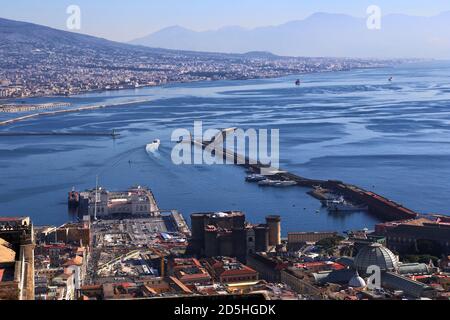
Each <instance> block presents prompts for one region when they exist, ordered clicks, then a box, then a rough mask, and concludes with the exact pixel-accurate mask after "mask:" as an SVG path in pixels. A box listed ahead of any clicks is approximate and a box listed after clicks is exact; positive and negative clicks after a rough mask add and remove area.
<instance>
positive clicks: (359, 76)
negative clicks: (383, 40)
mask: <svg viewBox="0 0 450 320" xmlns="http://www.w3.org/2000/svg"><path fill="white" fill-rule="evenodd" d="M391 76H393V77H394V79H393V81H392V82H389V81H388V78H389V77H391ZM300 77H301V79H302V85H301V86H300V87H296V86H295V85H294V82H295V79H297V78H298V77H295V76H293V77H286V78H280V79H264V80H249V81H219V82H198V83H189V84H172V85H167V86H164V87H152V88H140V89H136V90H124V91H108V92H100V93H90V94H84V95H79V96H73V97H63V98H61V97H54V98H39V99H25V100H23V101H25V102H52V101H68V102H71V103H72V104H73V107H80V106H89V105H97V104H114V103H120V102H126V101H133V100H148V101H149V102H145V103H139V104H135V105H127V106H118V107H111V108H105V109H97V110H92V111H83V112H78V113H67V114H60V115H55V116H45V117H40V118H35V119H30V120H26V121H23V122H18V123H15V124H12V125H9V126H5V127H0V131H20V132H23V131H26V132H37V131H42V132H48V131H67V132H71V131H105V132H106V131H111V130H113V129H115V130H116V131H117V132H119V133H120V134H121V136H120V137H119V138H117V139H115V140H114V139H112V138H109V137H80V136H73V137H72V136H70V137H68V136H55V137H53V136H52V137H49V136H40V137H37V136H17V137H2V136H0V215H3V216H31V218H32V220H33V222H34V223H35V224H36V225H48V224H52V225H60V224H63V223H65V222H66V221H68V220H70V219H74V217H73V216H72V215H70V214H69V213H68V210H67V192H68V191H70V190H71V189H72V187H75V188H76V189H77V190H84V189H86V188H92V187H94V186H95V177H96V175H98V176H99V179H100V184H101V185H102V186H103V187H105V188H107V189H110V190H122V189H126V188H128V187H130V186H133V185H143V186H148V187H150V188H151V189H152V191H153V192H154V194H155V197H156V199H157V201H158V203H159V206H160V208H161V209H177V210H179V211H180V212H181V213H182V214H183V215H184V216H185V217H186V218H187V220H188V221H189V219H188V217H189V215H190V214H191V213H194V212H209V211H225V210H242V211H244V212H245V213H246V215H247V220H249V221H250V222H253V223H258V222H263V221H264V217H265V216H266V215H268V214H279V215H281V216H282V230H283V234H284V235H286V233H287V232H290V231H316V230H336V231H345V230H351V229H362V228H369V229H373V227H374V225H375V224H376V223H378V222H379V220H378V219H377V218H376V217H374V216H371V215H369V214H368V213H364V212H357V213H351V214H330V213H328V212H327V211H326V210H325V209H324V208H322V207H321V204H320V202H318V201H317V200H315V199H313V198H311V197H310V196H308V195H307V194H306V192H307V191H308V189H303V188H300V187H293V188H286V189H273V188H260V187H258V186H257V185H255V184H250V183H246V182H245V181H244V178H245V172H244V170H243V168H241V167H237V166H232V165H213V166H208V165H182V166H176V165H174V164H173V163H172V161H171V156H170V155H171V152H172V148H173V146H174V143H173V142H172V141H171V134H172V131H173V130H174V129H177V128H186V129H189V130H192V128H193V123H194V121H198V120H201V121H203V124H204V126H205V127H206V128H225V127H239V128H243V129H249V128H255V129H264V128H267V129H280V156H281V167H282V168H283V169H286V170H289V171H292V172H294V173H296V174H299V175H301V176H304V177H308V178H317V179H339V180H343V181H345V182H348V183H353V184H356V185H359V186H361V187H364V188H367V189H368V190H374V191H375V192H377V193H380V194H382V195H384V196H386V197H388V198H391V199H393V200H395V201H397V202H399V203H402V204H403V205H405V206H407V207H409V208H411V209H414V210H417V211H418V212H421V213H441V214H449V213H450V208H449V195H450V181H449V177H450V63H447V62H433V63H421V64H408V65H401V66H397V67H392V68H383V69H366V70H354V71H349V72H331V73H316V74H307V75H302V76H300ZM20 101H22V100H20ZM20 115H23V114H0V120H1V119H7V118H12V117H17V116H20ZM154 139H160V140H161V143H162V144H161V148H160V151H159V152H158V153H156V154H150V155H149V154H148V153H146V151H145V145H146V144H147V143H150V142H151V141H153V140H154Z"/></svg>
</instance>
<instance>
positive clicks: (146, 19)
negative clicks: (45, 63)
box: [1, 0, 450, 42]
mask: <svg viewBox="0 0 450 320" xmlns="http://www.w3.org/2000/svg"><path fill="white" fill-rule="evenodd" d="M70 5H77V6H79V7H80V9H81V14H82V25H81V29H80V30H78V32H80V33H83V34H88V35H93V36H97V37H102V38H106V39H109V40H114V41H119V42H129V41H131V40H134V39H136V38H139V37H142V36H146V35H148V34H150V33H154V32H157V31H159V30H161V29H164V28H166V27H170V26H174V25H177V26H182V27H184V28H187V29H191V30H194V31H206V30H217V29H221V28H224V27H229V26H240V27H243V28H247V29H254V28H257V27H263V26H274V25H280V24H283V23H287V22H289V21H296V20H303V19H305V18H307V17H309V16H310V15H312V14H314V13H317V12H326V13H339V14H346V15H350V16H354V17H359V18H362V17H366V16H367V13H366V10H367V8H368V7H369V6H371V5H376V6H378V7H380V9H381V12H382V15H390V14H406V15H412V16H434V15H437V14H439V13H442V12H445V11H448V10H450V6H449V5H448V2H447V1H443V0H438V1H433V3H427V4H426V5H424V4H423V2H420V1H403V0H402V1H396V2H395V3H392V2H390V1H386V0H380V1H376V2H373V1H366V0H364V1H354V0H351V1H346V3H345V4H341V3H340V4H337V3H333V2H332V1H329V0H320V1H315V2H314V3H306V2H305V1H293V0H282V1H281V2H277V3H260V2H257V1H255V0H246V1H240V2H239V6H237V3H236V1H234V0H233V1H227V2H226V3H217V2H214V3H213V2H212V1H207V2H203V1H202V2H201V3H200V2H198V1H183V2H181V1H176V0H170V1H164V2H156V1H151V2H150V1H141V0H135V1H133V3H132V5H131V4H130V3H126V4H125V3H119V2H115V3H114V4H111V3H110V2H106V1H103V0H100V1H96V2H95V3H92V2H88V1H85V0H79V1H76V2H73V1H66V0H64V1H47V2H46V3H44V4H43V3H35V2H33V1H29V0H19V1H15V2H13V3H5V4H3V5H2V12H1V17H3V18H6V19H12V20H20V21H26V22H32V23H36V24H42V25H46V26H49V27H52V28H56V29H61V30H67V26H66V21H67V18H68V16H69V15H68V14H67V13H66V10H67V7H69V6H70ZM237 8H239V10H237Z"/></svg>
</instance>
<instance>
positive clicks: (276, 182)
mask: <svg viewBox="0 0 450 320" xmlns="http://www.w3.org/2000/svg"><path fill="white" fill-rule="evenodd" d="M296 184H297V182H295V181H281V180H269V179H266V180H262V181H259V182H258V185H260V186H262V187H279V188H280V187H291V186H295V185H296Z"/></svg>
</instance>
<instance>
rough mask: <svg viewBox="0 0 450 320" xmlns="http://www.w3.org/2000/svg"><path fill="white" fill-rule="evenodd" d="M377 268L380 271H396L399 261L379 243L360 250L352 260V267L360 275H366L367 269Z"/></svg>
mask: <svg viewBox="0 0 450 320" xmlns="http://www.w3.org/2000/svg"><path fill="white" fill-rule="evenodd" d="M370 266H378V267H380V269H381V271H396V270H398V267H399V261H398V258H397V256H396V255H395V254H393V253H392V251H391V250H389V249H388V248H386V247H384V246H382V245H381V244H379V243H371V244H370V245H368V246H365V247H363V248H361V249H360V250H359V252H358V254H357V255H356V258H355V260H354V267H355V269H356V270H357V271H358V272H359V274H361V275H367V268H369V267H370Z"/></svg>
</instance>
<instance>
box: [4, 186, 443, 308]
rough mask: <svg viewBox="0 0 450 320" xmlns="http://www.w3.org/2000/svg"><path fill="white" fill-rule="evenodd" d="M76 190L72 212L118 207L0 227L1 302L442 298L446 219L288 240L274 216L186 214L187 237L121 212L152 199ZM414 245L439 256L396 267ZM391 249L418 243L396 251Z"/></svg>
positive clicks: (166, 222) (153, 216)
mask: <svg viewBox="0 0 450 320" xmlns="http://www.w3.org/2000/svg"><path fill="white" fill-rule="evenodd" d="M74 192H75V191H73V192H71V193H70V194H69V199H68V203H69V206H71V207H73V206H74V205H76V204H77V205H78V208H80V207H81V203H82V201H88V202H87V203H88V206H87V208H89V207H90V206H92V205H93V204H92V201H94V202H97V206H98V208H101V207H102V206H107V205H108V204H109V203H114V202H115V201H114V200H117V199H118V202H120V204H121V207H122V208H123V209H122V210H116V211H111V210H109V209H108V211H106V210H105V211H104V212H107V213H108V214H104V215H101V214H100V215H98V216H97V217H95V215H92V212H91V210H80V211H79V212H78V213H79V216H80V220H79V222H71V223H67V224H64V225H62V226H60V227H52V226H42V227H35V228H33V225H32V223H31V221H30V219H29V218H0V259H1V260H0V298H1V299H12V300H14V299H38V300H76V299H80V300H110V299H113V300H123V299H125V300H130V299H151V298H169V297H176V298H180V297H214V296H232V295H241V296H244V295H248V294H261V295H262V296H263V297H264V299H267V300H280V299H281V300H299V299H300V300H311V299H313V300H367V299H369V300H383V299H448V297H449V296H450V295H449V287H450V274H449V273H448V272H449V270H450V268H449V265H450V264H449V262H448V261H449V258H448V256H449V254H448V251H447V250H446V249H445V248H446V247H445V245H446V243H445V241H448V237H447V234H446V233H445V232H446V231H447V228H446V224H447V220H446V219H447V218H446V217H442V216H429V217H427V218H417V219H415V220H406V221H401V222H395V223H392V222H390V223H384V224H379V225H377V226H376V230H375V232H371V231H368V230H355V231H349V232H348V233H347V234H345V235H344V234H339V233H337V232H290V233H288V237H287V239H283V238H282V237H281V217H280V216H276V215H270V216H267V217H266V221H265V222H266V223H264V224H251V223H249V222H247V221H246V219H245V214H244V213H243V212H240V211H229V212H215V213H195V214H192V215H191V226H192V233H191V231H190V229H189V227H188V225H187V223H186V222H185V221H184V219H183V217H182V215H181V214H179V213H178V212H177V211H175V210H174V211H168V212H161V211H159V209H154V210H144V211H145V212H144V211H139V210H138V213H136V212H133V210H131V209H129V208H128V207H127V205H131V204H132V205H133V206H136V205H137V206H141V205H142V206H145V205H147V206H150V207H151V208H158V206H157V203H156V200H155V199H154V197H153V196H151V195H152V192H151V190H150V189H144V188H141V187H138V188H131V189H129V190H128V191H123V192H120V191H118V192H107V191H105V190H103V189H101V188H98V189H95V190H92V191H87V192H85V193H76V192H75V193H74ZM100 194H103V198H102V197H99V196H98V195H100ZM149 195H150V197H149ZM83 199H86V200H83ZM95 199H97V200H96V201H95ZM77 201H78V202H77ZM94 205H95V203H94ZM99 212H100V213H101V212H102V210H100V211H99ZM399 227H401V228H404V229H401V230H402V233H401V234H402V237H405V236H406V234H409V237H410V238H412V237H414V236H415V239H416V240H413V241H410V240H407V241H404V240H397V239H399V238H397V237H398V234H399V233H395V232H399V231H398V230H397V228H399ZM417 228H418V229H417ZM428 228H431V230H432V231H428V230H429V229H428ZM396 230H397V231H396ZM394 234H395V235H394ZM393 237H396V238H393ZM401 239H403V238H401ZM408 239H409V238H408ZM419 240H421V241H422V240H423V241H435V242H436V245H438V244H439V245H440V246H438V248H439V249H440V250H441V251H439V252H436V253H435V254H437V255H438V257H434V258H433V259H431V258H429V260H428V261H427V260H425V261H424V260H423V259H424V258H423V257H422V256H419V259H421V261H403V260H402V257H409V258H411V257H410V256H409V255H407V254H410V255H412V254H414V253H416V252H415V249H417V248H420V247H421V245H420V241H419ZM393 241H400V243H416V245H415V246H402V247H399V246H398V242H393ZM442 241H443V242H442ZM386 246H387V247H386ZM388 247H389V248H390V249H389V248H388ZM398 249H400V251H398ZM422 249H423V250H425V249H424V248H422ZM428 249H429V248H428ZM428 253H429V254H430V252H428ZM399 254H402V255H399ZM429 256H430V257H432V256H431V255H429ZM421 257H422V258H421ZM424 257H427V256H424ZM374 270H375V272H379V273H378V274H376V276H377V277H379V283H377V282H376V281H375V282H374V278H373V276H374V273H373V272H374ZM376 270H378V271H376Z"/></svg>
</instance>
